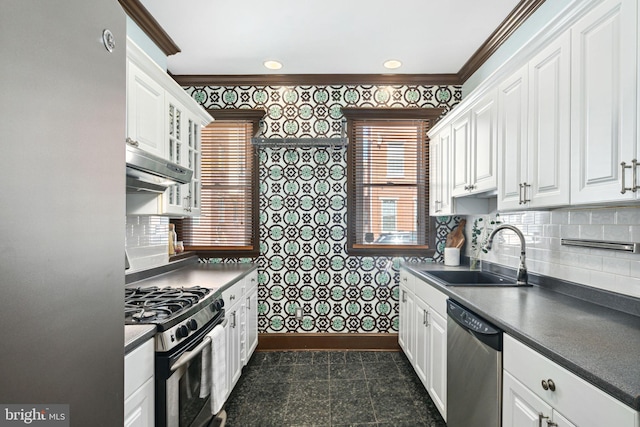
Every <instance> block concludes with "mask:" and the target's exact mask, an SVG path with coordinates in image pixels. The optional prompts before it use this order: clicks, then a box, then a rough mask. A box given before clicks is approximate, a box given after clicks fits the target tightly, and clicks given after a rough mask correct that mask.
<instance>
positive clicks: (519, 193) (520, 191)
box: [518, 183, 524, 205]
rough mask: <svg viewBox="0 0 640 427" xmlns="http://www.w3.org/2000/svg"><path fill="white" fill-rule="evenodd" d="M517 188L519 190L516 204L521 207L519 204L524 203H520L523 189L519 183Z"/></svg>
mask: <svg viewBox="0 0 640 427" xmlns="http://www.w3.org/2000/svg"><path fill="white" fill-rule="evenodd" d="M518 187H519V189H518V204H519V205H521V204H523V203H524V202H523V201H522V189H523V187H524V185H523V184H522V183H519V184H518Z"/></svg>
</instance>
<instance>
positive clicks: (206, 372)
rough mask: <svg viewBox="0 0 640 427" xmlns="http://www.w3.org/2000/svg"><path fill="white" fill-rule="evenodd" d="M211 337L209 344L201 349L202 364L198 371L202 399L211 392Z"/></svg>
mask: <svg viewBox="0 0 640 427" xmlns="http://www.w3.org/2000/svg"><path fill="white" fill-rule="evenodd" d="M212 332H213V331H211V332H209V334H208V335H211V333H212ZM212 342H213V339H211V341H210V342H209V345H208V346H206V347H205V348H204V349H203V350H202V366H201V371H200V399H204V398H205V397H207V396H209V394H211V343H212Z"/></svg>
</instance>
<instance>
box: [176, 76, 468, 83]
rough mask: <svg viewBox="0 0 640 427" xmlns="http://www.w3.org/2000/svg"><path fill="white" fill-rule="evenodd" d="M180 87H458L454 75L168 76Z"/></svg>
mask: <svg viewBox="0 0 640 427" xmlns="http://www.w3.org/2000/svg"><path fill="white" fill-rule="evenodd" d="M171 77H173V79H174V80H175V81H176V82H177V83H178V84H179V85H180V86H331V85H345V84H347V85H427V86H428V85H447V86H448V85H460V84H462V82H461V81H460V80H459V78H458V76H457V74H238V75H234V74H228V75H206V74H198V75H196V74H194V75H187V74H184V75H173V74H172V75H171Z"/></svg>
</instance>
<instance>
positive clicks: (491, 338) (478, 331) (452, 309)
mask: <svg viewBox="0 0 640 427" xmlns="http://www.w3.org/2000/svg"><path fill="white" fill-rule="evenodd" d="M447 314H448V316H449V319H450V320H452V321H453V322H455V323H456V324H457V325H458V326H460V327H461V328H462V329H464V330H465V331H467V332H469V333H470V334H471V335H473V336H474V337H475V338H476V339H478V341H480V342H482V343H483V344H485V345H487V346H489V347H491V348H493V349H494V350H496V351H502V331H501V330H500V329H498V328H497V327H495V326H494V325H492V324H491V323H489V322H487V321H486V320H484V319H483V318H481V317H479V316H478V315H477V314H475V313H473V312H472V311H470V310H468V309H467V308H465V307H463V306H462V305H460V304H459V303H457V302H456V301H454V300H451V299H449V300H447Z"/></svg>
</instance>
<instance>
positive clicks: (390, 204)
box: [343, 108, 442, 256]
mask: <svg viewBox="0 0 640 427" xmlns="http://www.w3.org/2000/svg"><path fill="white" fill-rule="evenodd" d="M343 113H344V115H345V117H346V118H347V127H348V135H349V149H348V164H347V175H348V181H347V251H348V252H349V253H350V254H355V255H374V254H375V255H414V256H429V255H431V254H433V252H434V251H435V248H434V243H433V242H434V241H435V235H434V229H433V224H432V221H431V219H430V217H429V212H428V207H429V182H428V180H429V170H428V165H429V145H428V138H427V130H428V129H429V123H430V121H432V120H434V119H435V118H436V117H439V116H440V114H441V113H442V110H441V109H418V108H415V109H404V108H391V109H378V108H345V109H343Z"/></svg>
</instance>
